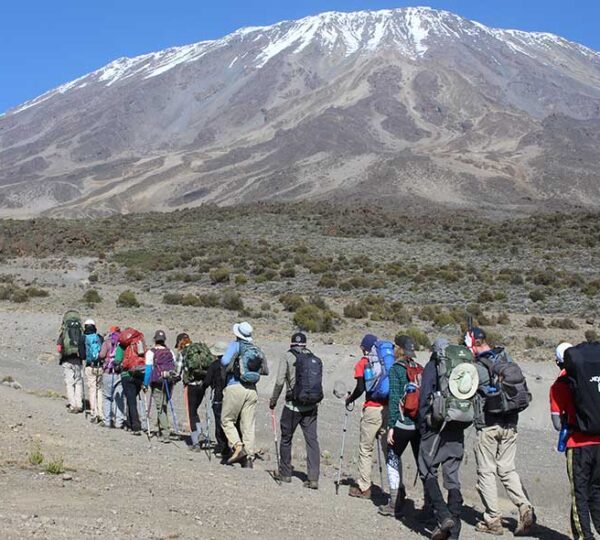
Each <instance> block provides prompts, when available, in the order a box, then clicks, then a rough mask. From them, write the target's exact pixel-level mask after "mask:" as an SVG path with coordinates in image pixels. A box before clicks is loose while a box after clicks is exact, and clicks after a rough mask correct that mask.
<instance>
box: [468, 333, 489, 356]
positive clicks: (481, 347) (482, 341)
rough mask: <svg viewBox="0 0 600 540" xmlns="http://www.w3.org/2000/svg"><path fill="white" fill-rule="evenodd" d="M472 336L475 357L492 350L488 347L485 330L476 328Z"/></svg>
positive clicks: (472, 348)
mask: <svg viewBox="0 0 600 540" xmlns="http://www.w3.org/2000/svg"><path fill="white" fill-rule="evenodd" d="M470 334H471V337H472V338H473V345H472V347H471V350H472V351H473V354H474V355H475V356H477V355H478V354H481V353H483V352H486V351H489V350H490V348H491V347H490V346H489V345H488V342H487V336H486V334H485V332H484V331H483V328H479V327H478V326H474V327H473V328H472V329H471V331H470Z"/></svg>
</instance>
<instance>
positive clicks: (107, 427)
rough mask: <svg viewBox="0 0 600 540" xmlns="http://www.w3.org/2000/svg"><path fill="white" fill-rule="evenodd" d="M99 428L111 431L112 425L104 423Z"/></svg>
mask: <svg viewBox="0 0 600 540" xmlns="http://www.w3.org/2000/svg"><path fill="white" fill-rule="evenodd" d="M99 427H101V428H104V429H111V428H112V426H111V425H110V424H105V423H104V422H102V423H101V424H99Z"/></svg>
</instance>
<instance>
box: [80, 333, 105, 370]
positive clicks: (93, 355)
mask: <svg viewBox="0 0 600 540" xmlns="http://www.w3.org/2000/svg"><path fill="white" fill-rule="evenodd" d="M84 335H85V364H86V366H92V367H98V366H99V365H100V363H101V362H100V360H98V355H99V354H100V349H101V348H102V341H100V336H99V335H98V334H97V333H96V332H94V333H93V334H84Z"/></svg>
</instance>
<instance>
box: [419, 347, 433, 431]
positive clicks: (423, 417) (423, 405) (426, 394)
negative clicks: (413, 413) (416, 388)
mask: <svg viewBox="0 0 600 540" xmlns="http://www.w3.org/2000/svg"><path fill="white" fill-rule="evenodd" d="M437 389H438V380H437V369H436V366H435V360H434V359H430V360H429V362H427V364H425V368H424V369H423V374H422V376H421V394H420V396H419V416H418V418H417V427H418V428H419V432H420V433H421V435H424V434H426V433H427V432H428V431H431V429H430V428H429V426H428V425H427V415H428V414H429V413H430V410H431V396H432V395H433V394H434V392H437Z"/></svg>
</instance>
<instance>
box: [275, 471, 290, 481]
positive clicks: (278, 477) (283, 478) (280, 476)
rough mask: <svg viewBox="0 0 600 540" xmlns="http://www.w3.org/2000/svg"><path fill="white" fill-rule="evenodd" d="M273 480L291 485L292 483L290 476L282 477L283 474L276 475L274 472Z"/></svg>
mask: <svg viewBox="0 0 600 540" xmlns="http://www.w3.org/2000/svg"><path fill="white" fill-rule="evenodd" d="M273 478H274V479H275V480H276V481H277V482H285V483H286V484H291V483H292V477H291V476H284V475H283V474H281V473H278V472H274V473H273Z"/></svg>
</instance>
